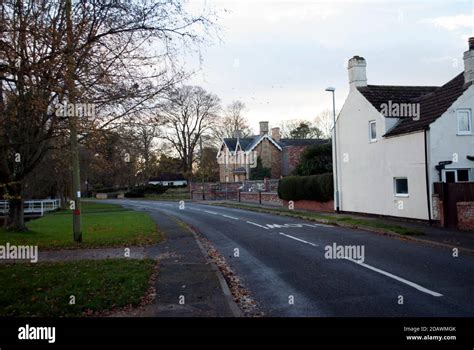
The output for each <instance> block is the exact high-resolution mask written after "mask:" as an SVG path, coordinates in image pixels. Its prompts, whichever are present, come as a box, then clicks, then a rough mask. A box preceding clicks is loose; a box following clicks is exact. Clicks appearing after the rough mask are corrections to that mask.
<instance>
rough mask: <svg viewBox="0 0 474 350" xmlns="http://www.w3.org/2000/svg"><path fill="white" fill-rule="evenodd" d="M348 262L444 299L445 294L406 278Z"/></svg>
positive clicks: (358, 263)
mask: <svg viewBox="0 0 474 350" xmlns="http://www.w3.org/2000/svg"><path fill="white" fill-rule="evenodd" d="M344 259H346V260H349V261H350V262H353V263H354V264H357V265H360V266H364V267H365V268H367V269H369V270H372V271H375V272H378V273H380V274H382V275H385V276H387V277H390V278H393V279H394V280H397V281H398V282H402V283H405V284H406V285H408V286H410V287H413V288H415V289H418V290H419V291H421V292H423V293H427V294H430V295H432V296H435V297H442V296H443V294H440V293H437V292H434V291H432V290H429V289H427V288H425V287H422V286H420V285H419V284H416V283H414V282H410V281H408V280H406V279H404V278H401V277H398V276H396V275H394V274H391V273H390V272H386V271H383V270H380V269H378V268H376V267H373V266H370V265H367V264H365V263H361V262H358V261H357V260H353V259H350V258H344Z"/></svg>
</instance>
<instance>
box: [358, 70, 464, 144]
mask: <svg viewBox="0 0 474 350" xmlns="http://www.w3.org/2000/svg"><path fill="white" fill-rule="evenodd" d="M467 87H468V86H466V85H464V75H463V73H460V74H459V75H457V76H456V77H454V78H453V79H452V80H450V81H449V82H447V83H446V84H444V85H443V86H441V87H438V86H390V85H367V86H360V87H358V88H357V89H358V90H359V92H360V93H361V94H362V95H363V96H364V97H365V98H366V99H367V100H368V101H369V102H370V103H371V104H372V106H374V108H375V109H377V110H378V111H379V112H380V111H381V108H382V104H384V103H388V101H392V103H419V104H420V119H419V120H414V119H412V118H401V119H400V120H399V121H398V122H397V124H395V126H394V127H393V128H392V129H391V130H389V131H388V132H387V133H386V134H385V135H384V136H386V137H388V136H396V135H401V134H407V133H411V132H415V131H420V130H423V129H426V128H427V127H428V126H429V125H430V124H431V123H433V122H434V121H435V120H436V119H438V118H439V117H440V116H441V115H443V113H444V112H446V110H447V109H448V108H449V106H451V105H452V104H453V103H454V101H456V100H457V99H458V98H459V96H461V95H462V93H463V92H464V90H466V89H467Z"/></svg>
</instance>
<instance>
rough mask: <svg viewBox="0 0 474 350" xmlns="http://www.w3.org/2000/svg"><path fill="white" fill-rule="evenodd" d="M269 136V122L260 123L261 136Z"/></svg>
mask: <svg viewBox="0 0 474 350" xmlns="http://www.w3.org/2000/svg"><path fill="white" fill-rule="evenodd" d="M267 134H268V122H260V135H267Z"/></svg>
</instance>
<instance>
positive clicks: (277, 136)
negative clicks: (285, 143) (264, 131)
mask: <svg viewBox="0 0 474 350" xmlns="http://www.w3.org/2000/svg"><path fill="white" fill-rule="evenodd" d="M280 138H281V135H280V128H279V127H276V128H272V139H274V140H275V141H277V142H278V141H280Z"/></svg>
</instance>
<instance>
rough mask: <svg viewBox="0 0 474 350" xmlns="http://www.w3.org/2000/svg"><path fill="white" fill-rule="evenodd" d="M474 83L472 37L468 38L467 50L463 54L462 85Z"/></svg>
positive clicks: (473, 43)
mask: <svg viewBox="0 0 474 350" xmlns="http://www.w3.org/2000/svg"><path fill="white" fill-rule="evenodd" d="M472 82H474V37H470V38H469V50H467V51H466V52H464V83H465V84H469V83H472Z"/></svg>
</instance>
